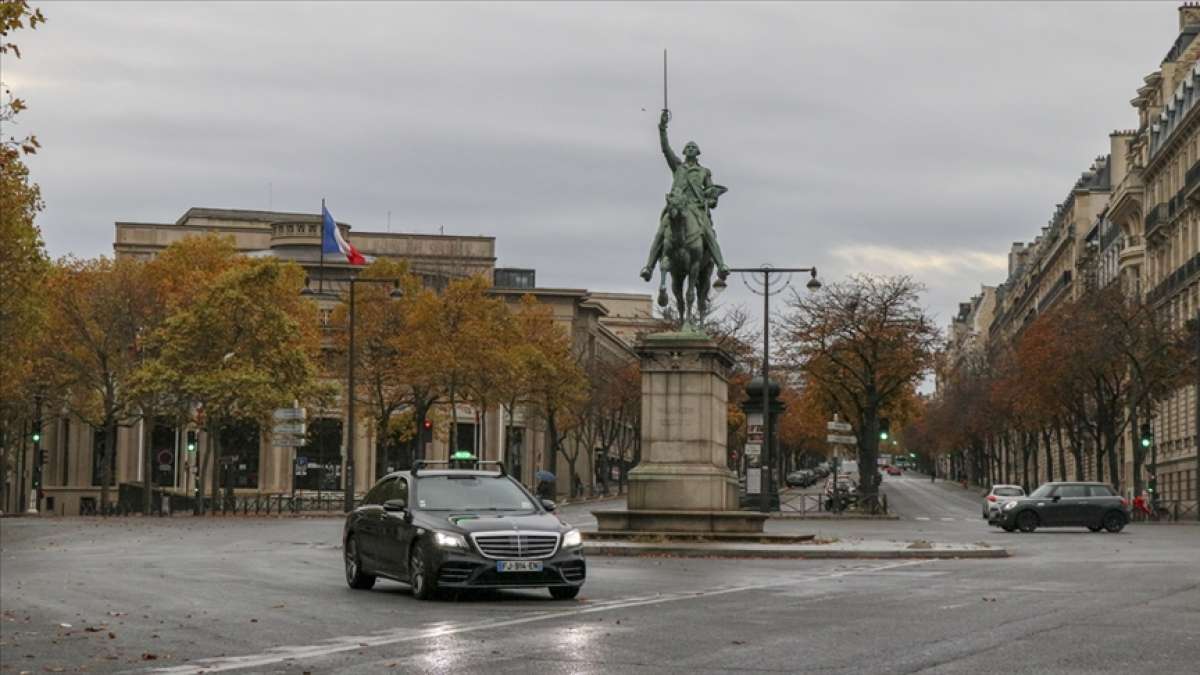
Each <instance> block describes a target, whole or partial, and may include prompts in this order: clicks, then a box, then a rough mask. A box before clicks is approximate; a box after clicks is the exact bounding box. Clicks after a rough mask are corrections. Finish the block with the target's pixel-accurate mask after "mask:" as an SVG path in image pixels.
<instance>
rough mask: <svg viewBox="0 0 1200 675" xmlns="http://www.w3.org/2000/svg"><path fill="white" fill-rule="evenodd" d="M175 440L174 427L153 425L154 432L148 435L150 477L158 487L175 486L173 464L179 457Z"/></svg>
mask: <svg viewBox="0 0 1200 675" xmlns="http://www.w3.org/2000/svg"><path fill="white" fill-rule="evenodd" d="M177 438H178V436H177V433H176V431H175V427H168V426H165V425H162V424H156V425H154V431H152V432H151V433H150V462H151V464H152V468H153V472H152V473H151V474H150V475H151V476H153V478H154V484H155V485H157V486H159V487H173V486H174V485H175V463H176V461H178V457H179V448H178V444H177V443H176V440H177Z"/></svg>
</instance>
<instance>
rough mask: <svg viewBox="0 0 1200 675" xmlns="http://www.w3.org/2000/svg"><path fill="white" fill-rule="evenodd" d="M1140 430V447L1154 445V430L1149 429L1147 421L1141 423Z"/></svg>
mask: <svg viewBox="0 0 1200 675" xmlns="http://www.w3.org/2000/svg"><path fill="white" fill-rule="evenodd" d="M1141 432H1142V434H1141V435H1142V447H1143V448H1148V447H1150V446H1152V445H1154V432H1153V431H1152V430H1151V429H1150V424H1149V423H1148V422H1143V423H1142V428H1141Z"/></svg>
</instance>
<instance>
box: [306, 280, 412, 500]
mask: <svg viewBox="0 0 1200 675" xmlns="http://www.w3.org/2000/svg"><path fill="white" fill-rule="evenodd" d="M355 284H391V285H392V292H391V297H393V298H399V297H401V296H402V295H403V292H402V291H401V290H400V280H399V279H363V278H358V277H356V278H354V279H351V280H350V308H349V314H350V329H349V330H350V333H349V343H350V345H349V350H348V351H349V355H348V356H349V358H348V359H347V366H346V370H347V371H348V372H347V373H346V380H347V396H349V400H348V401H347V405H346V478H345V481H344V483H343V485H344V486H345V489H346V492H345V497H344V498H343V504H342V507H343V510H344V511H345V512H346V513H349V512H350V511H352V510H354V361H355V354H354V286H355ZM293 480H294V479H293Z"/></svg>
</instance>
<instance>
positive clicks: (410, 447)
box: [375, 428, 421, 480]
mask: <svg viewBox="0 0 1200 675" xmlns="http://www.w3.org/2000/svg"><path fill="white" fill-rule="evenodd" d="M402 433H408V434H411V433H412V429H411V428H407V429H402V430H401V429H396V430H394V431H393V432H392V433H391V434H390V435H389V436H388V437H387V438H386V439H384V441H383V442H382V443H379V444H377V447H376V450H375V480H379V479H380V478H383V477H384V476H386V475H388V474H389V473H391V472H393V471H407V470H409V469H411V468H412V463H413V459H415V458H416V456H417V448H418V447H419V446H420V444H421V441H420V438H419V437H418V436H417V435H413V436H411V437H410V438H408V439H406V440H403V441H402V440H400V437H401V435H402Z"/></svg>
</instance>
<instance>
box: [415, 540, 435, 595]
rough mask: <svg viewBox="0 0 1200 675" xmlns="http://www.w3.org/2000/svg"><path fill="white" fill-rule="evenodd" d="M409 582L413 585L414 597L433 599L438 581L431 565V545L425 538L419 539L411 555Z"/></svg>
mask: <svg viewBox="0 0 1200 675" xmlns="http://www.w3.org/2000/svg"><path fill="white" fill-rule="evenodd" d="M408 583H409V585H411V586H412V593H413V597H414V598H416V599H418V600H432V599H433V596H434V595H435V594H436V593H437V581H435V580H434V578H433V576H432V571H431V570H430V565H429V545H428V544H427V543H425V540H421V541H418V542H417V545H416V546H414V547H413V550H412V555H410V556H409V559H408Z"/></svg>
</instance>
